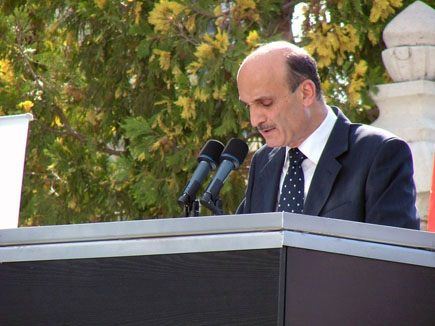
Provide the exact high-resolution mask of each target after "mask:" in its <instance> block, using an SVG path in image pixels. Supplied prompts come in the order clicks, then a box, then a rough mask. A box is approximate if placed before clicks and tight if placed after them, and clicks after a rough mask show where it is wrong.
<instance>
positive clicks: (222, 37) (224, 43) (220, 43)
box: [206, 28, 230, 53]
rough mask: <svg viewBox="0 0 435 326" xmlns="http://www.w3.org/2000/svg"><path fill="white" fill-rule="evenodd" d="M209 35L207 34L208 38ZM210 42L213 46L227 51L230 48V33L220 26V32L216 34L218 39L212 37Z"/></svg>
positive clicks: (223, 51) (220, 50)
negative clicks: (222, 29)
mask: <svg viewBox="0 0 435 326" xmlns="http://www.w3.org/2000/svg"><path fill="white" fill-rule="evenodd" d="M207 37H208V34H207V35H206V38H207ZM208 42H210V44H213V46H214V47H215V48H216V49H217V50H218V51H219V52H220V53H225V52H226V51H227V50H228V46H229V45H230V43H229V42H228V33H227V32H225V31H221V29H220V28H218V32H217V34H216V40H212V39H210V40H209V41H208Z"/></svg>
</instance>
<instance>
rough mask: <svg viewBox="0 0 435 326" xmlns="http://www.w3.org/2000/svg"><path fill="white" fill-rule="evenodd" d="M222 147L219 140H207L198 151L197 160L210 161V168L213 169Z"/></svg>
mask: <svg viewBox="0 0 435 326" xmlns="http://www.w3.org/2000/svg"><path fill="white" fill-rule="evenodd" d="M224 147H225V146H224V144H222V143H221V142H220V141H219V140H216V139H210V140H208V141H207V143H205V145H204V147H203V148H202V149H201V152H200V153H199V156H198V162H201V161H206V162H208V163H210V166H211V168H212V170H215V169H216V167H217V165H218V162H219V157H220V156H221V153H222V151H223V150H224Z"/></svg>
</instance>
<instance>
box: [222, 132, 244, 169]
mask: <svg viewBox="0 0 435 326" xmlns="http://www.w3.org/2000/svg"><path fill="white" fill-rule="evenodd" d="M248 151H249V147H248V144H246V143H245V142H244V141H243V140H241V139H239V138H231V139H230V140H229V142H228V143H227V146H225V148H224V151H223V152H222V155H221V157H220V161H221V162H222V161H223V160H229V161H231V162H233V164H234V169H238V168H239V167H240V165H242V163H243V161H244V160H245V158H246V155H248Z"/></svg>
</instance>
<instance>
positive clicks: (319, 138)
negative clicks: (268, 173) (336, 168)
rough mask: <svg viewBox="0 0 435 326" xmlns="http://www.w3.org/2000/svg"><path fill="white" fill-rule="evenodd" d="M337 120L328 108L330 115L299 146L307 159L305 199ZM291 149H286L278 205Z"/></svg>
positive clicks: (304, 164)
mask: <svg viewBox="0 0 435 326" xmlns="http://www.w3.org/2000/svg"><path fill="white" fill-rule="evenodd" d="M336 120H337V116H336V115H335V114H334V112H333V111H332V109H331V108H330V107H329V106H328V114H327V115H326V117H325V119H324V120H323V121H322V123H321V124H320V126H319V127H317V129H316V130H314V132H313V133H312V134H311V135H309V136H308V138H307V139H305V140H304V141H303V142H302V144H300V145H299V147H298V148H299V150H300V151H301V152H302V153H303V154H304V155H305V156H306V157H307V158H306V159H305V160H303V162H302V170H303V171H304V198H307V194H308V190H309V189H310V185H311V180H312V179H313V175H314V171H315V170H316V167H317V164H318V163H319V159H320V156H321V155H322V152H323V149H324V148H325V145H326V142H327V141H328V138H329V135H330V134H331V131H332V128H334V124H335V122H336ZM289 149H290V147H286V153H285V161H284V165H283V167H282V171H281V179H280V183H279V189H280V192H279V195H278V200H277V203H279V196H281V188H282V184H283V183H284V178H285V175H286V173H287V170H288V166H289V162H288V151H289Z"/></svg>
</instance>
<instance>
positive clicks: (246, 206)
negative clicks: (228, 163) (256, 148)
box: [236, 153, 257, 214]
mask: <svg viewBox="0 0 435 326" xmlns="http://www.w3.org/2000/svg"><path fill="white" fill-rule="evenodd" d="M256 154H257V153H256ZM256 154H254V156H253V157H252V160H251V166H250V167H249V177H248V187H247V188H246V193H245V198H243V200H242V201H241V203H240V204H239V207H238V208H237V211H236V214H248V213H251V194H252V187H253V184H254V179H255V177H254V176H255V166H256V164H255V162H256V160H257V159H256V158H257V155H256Z"/></svg>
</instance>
